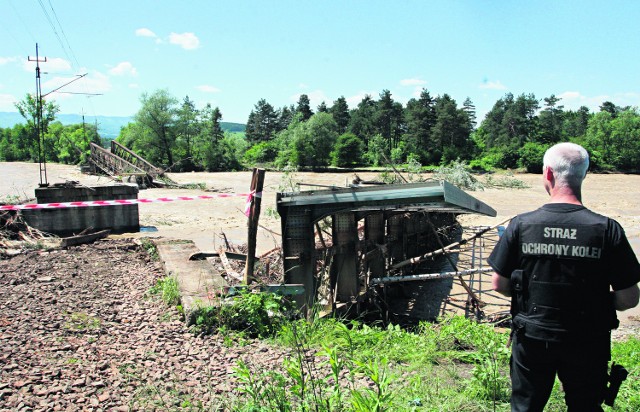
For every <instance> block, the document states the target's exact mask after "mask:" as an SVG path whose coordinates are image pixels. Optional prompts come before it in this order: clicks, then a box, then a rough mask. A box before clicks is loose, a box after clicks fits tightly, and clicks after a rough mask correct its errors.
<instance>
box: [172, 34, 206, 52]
mask: <svg viewBox="0 0 640 412" xmlns="http://www.w3.org/2000/svg"><path fill="white" fill-rule="evenodd" d="M169 43H171V44H177V45H178V46H180V47H182V48H183V49H185V50H193V49H197V48H198V47H200V40H199V39H198V37H197V36H196V35H195V34H193V33H189V32H187V33H171V34H169Z"/></svg>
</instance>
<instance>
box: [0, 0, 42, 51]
mask: <svg viewBox="0 0 640 412" xmlns="http://www.w3.org/2000/svg"><path fill="white" fill-rule="evenodd" d="M7 3H9V4H10V5H11V8H12V9H13V12H14V13H15V14H16V16H17V17H18V20H20V23H22V25H23V26H24V28H25V30H26V31H27V33H28V34H29V36H30V37H31V39H32V40H33V42H34V43H35V42H36V39H35V37H34V36H33V33H32V32H31V30H29V25H28V24H26V23H25V21H24V19H23V18H22V15H21V14H20V13H19V12H18V9H17V8H16V6H15V4H13V2H12V1H11V0H7ZM1 26H2V27H3V28H4V29H5V30H6V32H7V33H9V35H10V36H11V37H12V38H13V40H14V41H15V42H16V44H17V45H18V47H20V48H21V49H22V50H23V51H24V52H25V55H28V54H29V52H28V48H26V47H24V46H23V45H22V43H20V40H18V39H17V38H16V37H15V36H14V35H13V33H11V32H10V31H9V29H8V25H7V24H2V25H1Z"/></svg>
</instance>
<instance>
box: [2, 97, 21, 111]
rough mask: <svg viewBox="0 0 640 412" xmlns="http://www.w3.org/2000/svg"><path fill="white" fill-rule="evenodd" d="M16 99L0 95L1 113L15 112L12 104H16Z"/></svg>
mask: <svg viewBox="0 0 640 412" xmlns="http://www.w3.org/2000/svg"><path fill="white" fill-rule="evenodd" d="M17 101H18V99H16V97H15V96H14V95H12V94H2V93H0V110H2V111H3V112H4V111H6V112H13V111H15V110H16V107H15V106H14V103H16V102H17Z"/></svg>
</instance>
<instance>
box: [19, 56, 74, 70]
mask: <svg viewBox="0 0 640 412" xmlns="http://www.w3.org/2000/svg"><path fill="white" fill-rule="evenodd" d="M22 67H23V68H24V69H25V70H26V71H29V72H32V71H34V70H35V69H36V62H34V61H28V60H27V61H25V62H24V65H23V66H22ZM40 70H41V71H42V72H43V73H60V72H65V71H68V70H71V63H69V62H68V61H66V60H65V59H62V58H60V57H52V58H47V61H46V62H42V61H41V62H40Z"/></svg>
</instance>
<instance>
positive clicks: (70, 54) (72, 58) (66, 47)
mask: <svg viewBox="0 0 640 412" xmlns="http://www.w3.org/2000/svg"><path fill="white" fill-rule="evenodd" d="M38 3H39V4H40V7H41V9H42V12H43V13H44V15H45V18H46V19H47V21H48V23H49V25H50V26H51V29H52V30H53V32H54V34H55V36H56V38H57V39H58V42H59V43H60V46H61V47H62V50H63V52H64V54H65V56H66V57H67V59H68V60H69V62H70V63H71V67H72V68H73V69H74V70H75V71H79V70H80V67H81V65H80V63H79V61H78V59H77V57H76V54H75V53H74V51H73V48H72V47H71V43H70V42H69V39H68V38H67V35H66V33H65V31H64V28H63V27H62V23H61V22H60V19H59V18H58V13H56V11H55V9H54V7H53V4H52V3H51V0H48V3H49V8H50V9H51V14H52V15H53V18H54V19H55V23H54V21H53V19H52V18H51V15H50V14H49V12H48V11H47V8H46V6H45V4H44V3H43V1H42V0H38ZM56 23H57V28H59V31H60V33H62V37H60V34H58V30H57V28H56ZM62 38H64V41H63V40H62ZM74 63H75V67H74ZM79 85H80V87H82V89H83V91H84V92H83V93H72V92H67V94H83V95H85V96H86V99H87V102H88V104H89V107H90V109H91V112H92V113H93V117H94V118H95V120H96V124H97V115H96V112H95V108H94V106H93V103H92V101H91V97H93V96H95V95H97V93H89V91H88V89H87V85H86V82H85V81H84V80H80V82H79ZM82 116H83V119H84V108H83V109H82Z"/></svg>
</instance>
